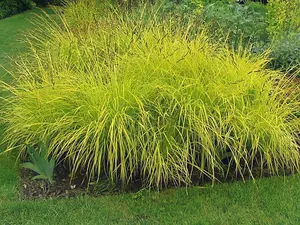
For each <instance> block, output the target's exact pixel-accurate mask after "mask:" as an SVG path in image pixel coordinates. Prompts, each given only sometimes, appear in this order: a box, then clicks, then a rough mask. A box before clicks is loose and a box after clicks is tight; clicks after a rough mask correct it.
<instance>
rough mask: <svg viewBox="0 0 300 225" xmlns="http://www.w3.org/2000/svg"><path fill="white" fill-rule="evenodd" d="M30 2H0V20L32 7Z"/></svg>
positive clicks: (11, 0)
mask: <svg viewBox="0 0 300 225" xmlns="http://www.w3.org/2000/svg"><path fill="white" fill-rule="evenodd" d="M33 5H34V4H33V2H32V0H0V19H1V18H4V17H7V16H11V15H14V14H17V13H20V12H23V11H25V10H27V9H31V8H32V7H33Z"/></svg>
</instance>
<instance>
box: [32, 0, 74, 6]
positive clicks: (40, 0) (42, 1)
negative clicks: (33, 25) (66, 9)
mask: <svg viewBox="0 0 300 225" xmlns="http://www.w3.org/2000/svg"><path fill="white" fill-rule="evenodd" d="M33 1H34V2H35V3H36V4H37V5H40V6H45V5H49V4H50V5H64V4H66V3H67V2H70V1H72V0H33ZM73 1H75V0H73Z"/></svg>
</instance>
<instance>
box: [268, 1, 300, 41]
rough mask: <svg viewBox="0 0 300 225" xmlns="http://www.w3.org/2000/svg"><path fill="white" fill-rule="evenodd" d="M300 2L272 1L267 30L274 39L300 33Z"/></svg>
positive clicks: (269, 7)
mask: <svg viewBox="0 0 300 225" xmlns="http://www.w3.org/2000/svg"><path fill="white" fill-rule="evenodd" d="M299 15H300V0H293V1H288V0H270V1H269V3H268V5H267V17H266V20H267V23H268V27H267V30H268V32H269V34H270V36H271V37H272V38H276V39H278V38H282V37H286V36H288V35H289V34H290V33H295V32H299V31H300V16H299Z"/></svg>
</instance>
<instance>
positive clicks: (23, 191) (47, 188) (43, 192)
mask: <svg viewBox="0 0 300 225" xmlns="http://www.w3.org/2000/svg"><path fill="white" fill-rule="evenodd" d="M35 175H36V174H35V173H34V172H33V171H31V170H28V169H24V168H21V170H20V177H21V180H20V187H19V190H20V198H21V199H36V198H51V197H64V198H66V197H75V196H78V195H84V194H86V192H87V184H88V182H87V180H86V179H85V178H84V176H83V175H80V176H78V177H75V179H72V180H71V178H70V176H69V169H68V168H67V167H66V166H64V165H62V164H59V165H58V166H57V167H56V168H55V175H54V180H55V183H54V184H52V185H51V184H50V183H49V182H48V181H45V180H32V179H31V178H32V177H33V176H35Z"/></svg>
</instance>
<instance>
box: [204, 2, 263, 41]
mask: <svg viewBox="0 0 300 225" xmlns="http://www.w3.org/2000/svg"><path fill="white" fill-rule="evenodd" d="M265 12H266V10H265V7H264V6H263V5H262V4H261V3H249V4H245V5H240V4H236V3H230V4H229V3H224V2H216V3H212V4H209V5H206V6H205V7H204V10H203V14H204V19H205V21H206V22H207V23H210V24H211V25H212V29H211V32H212V33H216V38H217V39H222V38H223V39H224V37H225V38H227V39H228V41H229V42H230V44H234V45H238V44H239V43H240V41H241V40H243V41H244V42H245V43H247V44H248V43H249V42H250V43H253V42H260V41H264V40H266V39H267V38H268V36H267V32H266V27H267V24H266V22H265ZM228 33H229V36H228Z"/></svg>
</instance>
